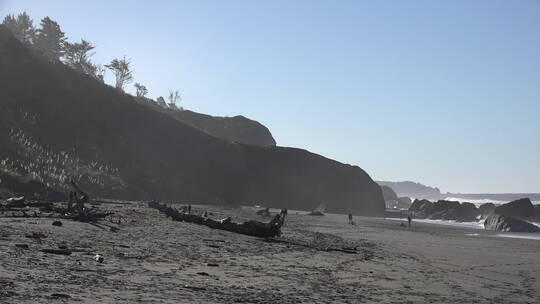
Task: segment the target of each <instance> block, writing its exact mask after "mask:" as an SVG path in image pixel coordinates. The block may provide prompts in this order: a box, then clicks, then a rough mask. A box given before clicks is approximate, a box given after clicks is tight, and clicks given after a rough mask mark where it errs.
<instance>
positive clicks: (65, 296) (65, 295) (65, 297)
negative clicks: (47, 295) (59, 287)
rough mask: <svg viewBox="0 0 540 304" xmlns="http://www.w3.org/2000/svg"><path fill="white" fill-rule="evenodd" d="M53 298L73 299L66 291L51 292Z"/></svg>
mask: <svg viewBox="0 0 540 304" xmlns="http://www.w3.org/2000/svg"><path fill="white" fill-rule="evenodd" d="M51 298H53V299H71V296H70V295H67V294H64V293H53V294H51Z"/></svg>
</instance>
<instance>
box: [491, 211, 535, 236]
mask: <svg viewBox="0 0 540 304" xmlns="http://www.w3.org/2000/svg"><path fill="white" fill-rule="evenodd" d="M484 229H486V230H494V231H504V232H540V227H538V226H536V225H533V224H531V223H529V222H526V221H524V220H520V219H516V218H511V217H508V216H504V215H500V214H492V215H490V216H488V217H487V218H486V220H485V221H484Z"/></svg>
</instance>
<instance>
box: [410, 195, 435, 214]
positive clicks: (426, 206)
mask: <svg viewBox="0 0 540 304" xmlns="http://www.w3.org/2000/svg"><path fill="white" fill-rule="evenodd" d="M432 207H433V203H432V202H430V201H428V200H426V199H423V200H419V199H415V200H414V202H413V203H412V204H411V207H410V208H409V211H412V212H414V216H415V217H419V218H426V217H427V216H428V215H429V214H431V208H432Z"/></svg>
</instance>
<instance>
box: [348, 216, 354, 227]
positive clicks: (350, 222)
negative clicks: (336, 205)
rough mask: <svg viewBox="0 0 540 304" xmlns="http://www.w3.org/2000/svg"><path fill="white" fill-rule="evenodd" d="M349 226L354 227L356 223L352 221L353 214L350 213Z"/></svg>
mask: <svg viewBox="0 0 540 304" xmlns="http://www.w3.org/2000/svg"><path fill="white" fill-rule="evenodd" d="M349 225H354V222H353V220H352V213H349Z"/></svg>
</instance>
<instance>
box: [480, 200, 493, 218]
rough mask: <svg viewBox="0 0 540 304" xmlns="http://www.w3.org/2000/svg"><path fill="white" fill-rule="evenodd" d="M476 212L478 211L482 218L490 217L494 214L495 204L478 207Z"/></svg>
mask: <svg viewBox="0 0 540 304" xmlns="http://www.w3.org/2000/svg"><path fill="white" fill-rule="evenodd" d="M478 210H479V211H480V214H482V216H483V217H487V216H488V215H491V214H493V213H494V212H495V204H493V203H485V204H482V205H480V207H478Z"/></svg>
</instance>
